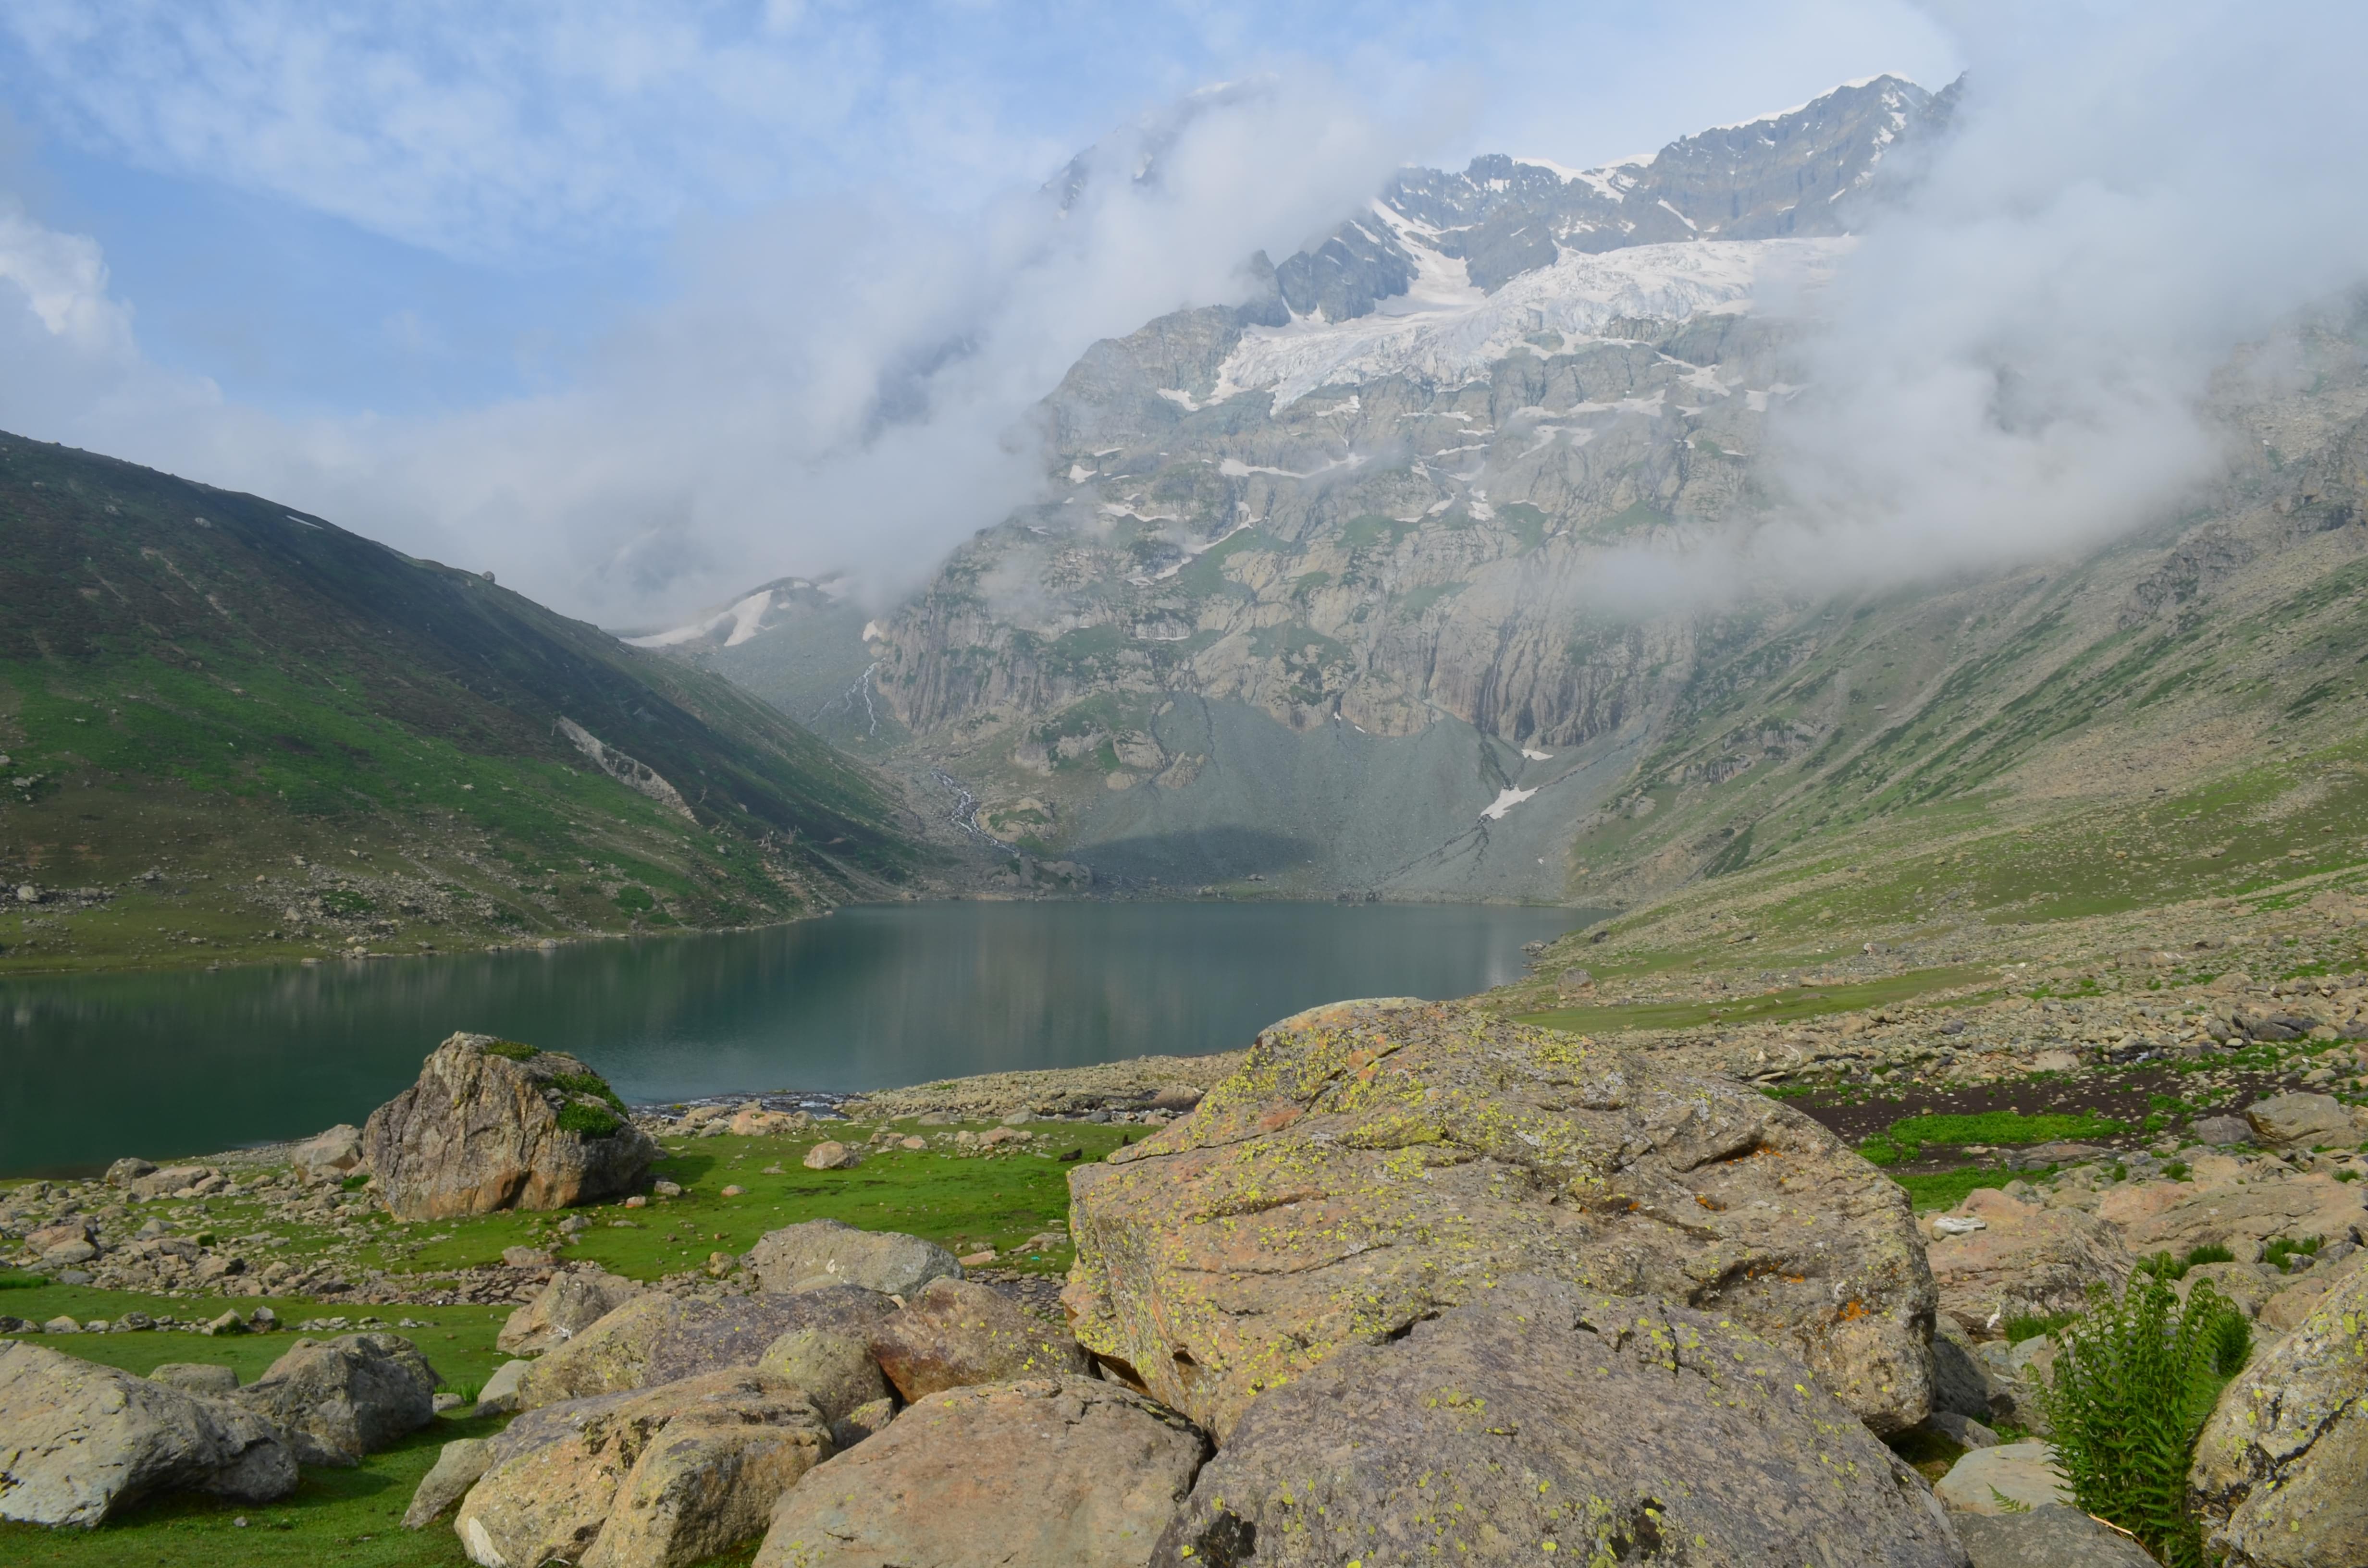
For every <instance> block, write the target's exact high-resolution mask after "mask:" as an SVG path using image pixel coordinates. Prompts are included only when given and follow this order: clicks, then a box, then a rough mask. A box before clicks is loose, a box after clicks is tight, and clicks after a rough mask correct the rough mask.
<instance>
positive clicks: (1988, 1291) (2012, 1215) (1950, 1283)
mask: <svg viewBox="0 0 2368 1568" xmlns="http://www.w3.org/2000/svg"><path fill="white" fill-rule="evenodd" d="M1943 1218H1946V1219H1975V1220H1979V1221H1982V1228H1981V1229H1980V1230H1977V1231H1972V1232H1967V1233H1962V1234H1956V1235H1950V1234H1942V1235H1940V1236H1937V1237H1936V1238H1935V1239H1934V1240H1933V1241H1932V1242H1931V1244H1930V1250H1929V1251H1928V1252H1927V1254H1926V1258H1927V1260H1928V1262H1929V1263H1930V1267H1931V1269H1932V1285H1933V1288H1934V1290H1937V1291H1938V1292H1939V1293H1940V1307H1941V1312H1943V1313H1944V1314H1946V1315H1947V1316H1948V1317H1949V1318H1951V1319H1952V1321H1954V1322H1955V1323H1956V1324H1957V1325H1958V1326H1959V1327H1961V1328H1963V1329H1964V1331H1965V1332H1966V1333H1968V1334H1970V1335H1973V1336H1974V1337H1975V1338H1976V1339H1995V1338H1997V1337H1998V1334H1999V1331H2000V1329H2001V1327H2002V1326H2003V1325H2004V1324H2005V1323H2006V1321H2007V1320H2008V1319H2009V1318H2013V1317H2018V1316H2022V1315H2026V1314H2028V1315H2030V1316H2033V1317H2044V1316H2045V1315H2046V1314H2048V1313H2050V1312H2078V1311H2080V1310H2081V1309H2082V1308H2084V1307H2085V1306H2087V1305H2088V1301H2089V1287H2090V1286H2092V1285H2108V1286H2112V1287H2114V1288H2116V1289H2118V1288H2119V1287H2120V1285H2121V1282H2122V1281H2123V1280H2124V1279H2126V1278H2129V1276H2130V1270H2131V1268H2132V1267H2135V1264H2136V1262H2137V1260H2136V1259H2135V1258H2134V1257H2132V1256H2130V1250H2129V1248H2128V1247H2127V1246H2125V1245H2123V1242H2122V1236H2121V1233H2120V1232H2118V1231H2116V1230H2115V1229H2113V1227H2112V1226H2111V1225H2109V1224H2107V1223H2105V1222H2104V1221H2102V1220H2100V1219H2098V1218H2097V1217H2096V1216H2094V1215H2092V1214H2083V1213H2082V1212H2080V1211H2079V1210H2077V1209H2049V1208H2044V1207H2042V1206H2041V1205H2039V1204H2036V1203H2022V1202H2019V1201H2017V1200H2016V1199H2012V1198H2009V1197H2008V1196H2007V1195H2006V1194H2005V1193H2003V1192H2001V1191H1999V1190H1998V1189H1997V1188H1995V1187H1975V1189H1974V1190H1973V1191H1972V1192H1970V1193H1968V1194H1966V1196H1965V1200H1964V1202H1963V1203H1961V1204H1959V1205H1958V1206H1957V1207H1956V1209H1954V1210H1952V1211H1951V1212H1950V1213H1949V1214H1948V1215H1946V1216H1943ZM1939 1228H1940V1229H1942V1230H1944V1231H1945V1229H1946V1227H1939Z"/></svg>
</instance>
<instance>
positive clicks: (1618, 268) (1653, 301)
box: [1209, 225, 1853, 408]
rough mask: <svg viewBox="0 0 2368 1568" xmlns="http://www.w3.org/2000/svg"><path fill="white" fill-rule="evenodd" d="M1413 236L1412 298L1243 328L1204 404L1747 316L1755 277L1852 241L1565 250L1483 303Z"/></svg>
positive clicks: (1801, 270) (1438, 369)
mask: <svg viewBox="0 0 2368 1568" xmlns="http://www.w3.org/2000/svg"><path fill="white" fill-rule="evenodd" d="M1394 227H1397V225H1394ZM1410 230H1411V225H1407V226H1403V227H1399V228H1398V237H1399V243H1400V244H1404V245H1405V246H1406V249H1407V251H1408V253H1409V254H1410V255H1412V256H1413V257H1414V259H1415V263H1416V267H1417V276H1416V278H1415V282H1414V286H1413V287H1412V288H1411V289H1409V290H1407V291H1406V293H1404V294H1401V295H1398V296H1395V298H1392V299H1388V300H1384V301H1381V303H1380V305H1379V307H1378V308H1377V309H1375V310H1374V312H1372V314H1370V315H1363V316H1359V317H1356V318H1355V319H1354V320H1351V321H1344V322H1329V321H1325V320H1323V319H1321V318H1319V317H1299V318H1294V319H1293V320H1292V322H1291V324H1289V325H1287V326H1281V327H1262V326H1253V327H1250V328H1248V329H1247V330H1246V331H1245V332H1244V333H1243V334H1242V340H1241V343H1240V344H1239V346H1238V347H1235V350H1234V352H1233V354H1232V355H1231V356H1229V357H1228V358H1226V360H1225V362H1224V365H1223V366H1222V367H1221V368H1220V369H1219V370H1218V374H1217V388H1216V391H1215V392H1213V393H1212V396H1211V397H1210V400H1209V401H1210V402H1212V403H1216V402H1222V401H1223V400H1224V399H1225V398H1228V397H1232V396H1235V395H1236V394H1238V393H1241V392H1253V391H1260V390H1269V389H1270V390H1271V391H1272V392H1273V393H1274V405H1275V406H1276V407H1277V408H1281V407H1282V406H1283V405H1284V404H1286V403H1293V402H1296V401H1297V400H1298V399H1300V398H1303V397H1304V396H1306V395H1307V394H1308V393H1309V392H1314V391H1315V389H1316V388H1318V387H1321V386H1326V385H1337V384H1345V383H1353V382H1357V381H1365V380H1369V379H1376V378H1379V377H1383V376H1391V375H1408V376H1414V377H1418V378H1422V379H1427V380H1429V381H1435V382H1440V383H1442V384H1455V383H1459V382H1462V381H1466V380H1469V379H1470V378H1471V377H1472V376H1473V375H1474V373H1475V372H1478V371H1479V370H1481V369H1485V368H1486V366H1488V365H1490V364H1493V363H1495V362H1496V361H1497V360H1499V359H1502V358H1505V357H1506V356H1507V355H1508V354H1510V353H1512V352H1513V350H1515V349H1516V348H1519V347H1522V340H1523V339H1524V338H1526V337H1528V336H1531V335H1534V334H1536V333H1538V332H1541V331H1552V332H1558V333H1560V334H1561V335H1563V336H1564V337H1565V338H1588V337H1592V336H1595V335H1598V334H1599V333H1600V330H1601V328H1602V327H1603V325H1604V324H1605V323H1607V322H1610V321H1611V320H1613V319H1615V318H1618V317H1624V316H1645V317H1652V318H1656V319H1658V320H1664V321H1671V320H1682V319H1684V318H1685V317H1688V316H1691V315H1697V314H1705V313H1717V312H1745V311H1748V310H1750V309H1751V307H1752V291H1753V288H1754V286H1755V284H1756V283H1757V282H1758V280H1759V278H1760V277H1761V276H1762V275H1763V274H1767V273H1770V272H1778V271H1785V272H1793V273H1796V274H1802V275H1805V276H1806V278H1808V279H1809V280H1811V281H1816V280H1818V279H1820V278H1823V277H1825V276H1827V275H1829V274H1830V272H1831V270H1832V267H1833V265H1834V263H1835V261H1836V260H1837V259H1838V258H1839V256H1842V255H1843V254H1844V253H1846V252H1847V251H1848V250H1849V249H1850V246H1851V244H1852V243H1853V242H1852V241H1850V239H1848V238H1847V237H1842V238H1833V239H1805V240H1804V239H1792V240H1684V241H1679V242H1676V243H1674V244H1655V245H1632V246H1629V247H1626V248H1624V249H1621V250H1612V251H1604V252H1600V253H1594V254H1589V253H1586V252H1577V251H1573V252H1568V253H1565V255H1564V256H1562V257H1560V258H1559V259H1558V260H1556V261H1555V262H1554V265H1553V266H1551V267H1541V268H1539V269H1538V270H1536V271H1533V272H1526V273H1523V274H1521V275H1520V277H1518V278H1513V279H1512V280H1511V281H1510V282H1508V283H1507V284H1506V285H1505V286H1504V287H1503V288H1501V289H1499V290H1497V292H1495V293H1494V294H1484V293H1482V292H1481V291H1480V290H1478V289H1477V288H1475V287H1474V286H1473V284H1472V282H1471V280H1470V278H1469V277H1468V275H1467V274H1466V273H1465V271H1464V267H1463V263H1462V262H1461V261H1457V260H1454V259H1452V258H1451V257H1447V256H1440V254H1439V253H1438V252H1437V251H1435V250H1432V249H1431V248H1430V247H1429V246H1428V245H1425V244H1421V242H1420V241H1419V240H1418V239H1417V238H1416V237H1415V236H1414V234H1413V233H1411V232H1410Z"/></svg>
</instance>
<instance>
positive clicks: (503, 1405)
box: [474, 1361, 534, 1415]
mask: <svg viewBox="0 0 2368 1568" xmlns="http://www.w3.org/2000/svg"><path fill="white" fill-rule="evenodd" d="M533 1367H534V1363H533V1362H531V1361H505V1362H503V1363H502V1364H501V1365H500V1366H498V1367H495V1369H494V1375H493V1376H492V1377H490V1378H487V1379H486V1380H485V1386H484V1387H483V1388H481V1389H479V1390H478V1391H477V1408H476V1410H475V1412H474V1414H476V1415H517V1414H518V1411H519V1410H520V1409H522V1408H524V1407H523V1406H522V1405H521V1404H520V1403H519V1395H518V1384H519V1383H520V1382H522V1381H524V1380H525V1378H526V1375H527V1373H528V1372H529V1371H530V1370H532V1369H533Z"/></svg>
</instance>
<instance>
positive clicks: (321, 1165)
mask: <svg viewBox="0 0 2368 1568" xmlns="http://www.w3.org/2000/svg"><path fill="white" fill-rule="evenodd" d="M288 1164H289V1165H290V1168H291V1169H293V1170H294V1171H295V1173H296V1174H297V1175H298V1176H302V1177H303V1178H304V1179H305V1180H306V1181H343V1180H344V1179H345V1178H346V1177H347V1176H352V1175H353V1174H354V1173H355V1172H356V1171H358V1170H359V1169H360V1168H361V1164H362V1130H361V1129H360V1128H359V1127H356V1126H354V1125H353V1124H352V1123H351V1122H346V1121H341V1122H339V1123H337V1125H336V1126H335V1127H332V1128H330V1129H329V1130H328V1131H326V1132H316V1133H314V1134H313V1136H312V1137H310V1138H307V1139H305V1140H304V1142H302V1143H299V1144H297V1145H296V1147H295V1148H293V1149H291V1150H290V1151H289V1152H288Z"/></svg>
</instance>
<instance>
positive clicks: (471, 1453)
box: [403, 1437, 491, 1530]
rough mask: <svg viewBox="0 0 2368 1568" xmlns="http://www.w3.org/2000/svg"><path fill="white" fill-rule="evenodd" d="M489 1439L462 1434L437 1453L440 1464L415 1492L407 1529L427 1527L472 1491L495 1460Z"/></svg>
mask: <svg viewBox="0 0 2368 1568" xmlns="http://www.w3.org/2000/svg"><path fill="white" fill-rule="evenodd" d="M486 1450H487V1439H485V1438H484V1437H461V1438H459V1439H456V1440H455V1441H453V1442H450V1443H447V1444H445V1445H444V1449H443V1451H442V1452H441V1453H439V1454H438V1455H437V1456H436V1463H435V1464H434V1465H433V1466H431V1467H430V1468H429V1469H428V1471H427V1474H426V1475H424V1476H422V1477H420V1479H419V1487H418V1490H416V1491H415V1492H414V1493H412V1494H411V1506H410V1507H408V1508H406V1509H404V1514H403V1528H405V1529H410V1530H416V1529H425V1528H427V1527H428V1526H429V1525H431V1524H433V1523H435V1522H436V1520H437V1519H438V1517H440V1516H441V1515H442V1514H443V1512H444V1510H446V1509H447V1508H450V1506H452V1505H453V1504H455V1503H458V1502H459V1501H460V1500H461V1498H463V1497H465V1496H467V1495H468V1494H469V1488H470V1487H472V1486H474V1485H475V1484H476V1483H477V1480H478V1478H479V1477H480V1476H482V1475H484V1473H485V1467H486V1465H487V1464H488V1463H490V1462H491V1455H490V1454H489V1453H488V1452H487V1451H486Z"/></svg>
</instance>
